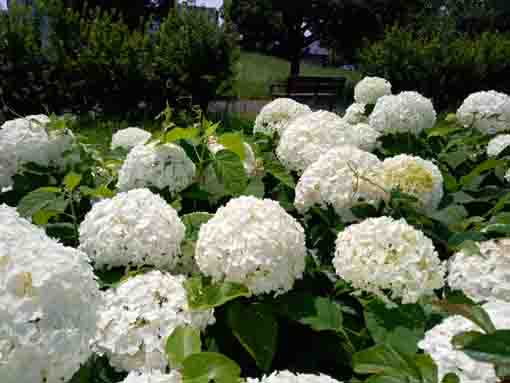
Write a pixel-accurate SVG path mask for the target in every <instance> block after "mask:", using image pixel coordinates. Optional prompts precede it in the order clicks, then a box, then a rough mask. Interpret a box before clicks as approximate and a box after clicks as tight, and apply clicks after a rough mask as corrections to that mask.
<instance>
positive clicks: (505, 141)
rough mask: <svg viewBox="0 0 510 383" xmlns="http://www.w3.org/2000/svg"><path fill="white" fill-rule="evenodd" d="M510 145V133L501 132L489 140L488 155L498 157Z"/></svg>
mask: <svg viewBox="0 0 510 383" xmlns="http://www.w3.org/2000/svg"><path fill="white" fill-rule="evenodd" d="M509 146H510V134H500V135H499V136H496V137H494V138H493V139H492V140H490V141H489V144H488V145H487V156H489V157H497V156H499V154H500V153H502V152H503V150H505V149H506V148H507V147H509Z"/></svg>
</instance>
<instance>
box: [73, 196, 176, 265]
mask: <svg viewBox="0 0 510 383" xmlns="http://www.w3.org/2000/svg"><path fill="white" fill-rule="evenodd" d="M184 233H185V227H184V224H183V223H182V222H181V220H180V218H179V216H178V215H177V212H176V211H175V209H174V208H173V207H172V206H170V205H168V204H167V203H166V202H165V200H164V199H163V198H161V197H160V196H159V195H156V194H153V193H152V192H151V191H149V190H148V189H134V190H130V191H128V192H125V193H119V194H117V195H116V196H115V197H113V198H112V199H106V200H103V201H100V202H97V203H95V204H94V206H93V207H92V210H90V211H89V212H88V213H87V215H86V216H85V219H84V220H83V222H82V223H81V225H80V249H81V250H83V251H84V252H85V253H87V254H88V255H89V256H90V259H91V260H92V261H93V262H94V265H95V267H96V268H98V269H102V268H112V267H118V266H142V265H153V266H156V267H157V268H165V269H169V270H171V269H172V268H173V267H174V266H176V265H177V264H178V263H179V255H180V252H181V251H180V246H181V242H182V240H183V239H184Z"/></svg>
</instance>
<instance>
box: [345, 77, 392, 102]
mask: <svg viewBox="0 0 510 383" xmlns="http://www.w3.org/2000/svg"><path fill="white" fill-rule="evenodd" d="M390 94H391V84H390V82H389V81H388V80H385V79H384V78H381V77H365V78H364V79H363V80H361V81H360V82H358V83H357V84H356V86H355V87H354V100H355V101H356V102H357V103H360V104H368V105H375V103H376V102H377V100H378V99H379V98H380V97H382V96H386V95H390Z"/></svg>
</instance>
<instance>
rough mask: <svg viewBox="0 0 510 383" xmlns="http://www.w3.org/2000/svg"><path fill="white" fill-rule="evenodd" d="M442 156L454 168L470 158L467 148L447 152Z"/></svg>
mask: <svg viewBox="0 0 510 383" xmlns="http://www.w3.org/2000/svg"><path fill="white" fill-rule="evenodd" d="M440 157H441V160H442V161H444V162H446V163H447V164H448V165H449V166H450V167H451V168H452V169H456V168H457V167H459V166H460V165H461V164H463V163H464V162H465V161H467V160H468V159H469V153H467V152H466V151H465V150H459V151H458V152H450V153H446V154H444V155H441V156H440Z"/></svg>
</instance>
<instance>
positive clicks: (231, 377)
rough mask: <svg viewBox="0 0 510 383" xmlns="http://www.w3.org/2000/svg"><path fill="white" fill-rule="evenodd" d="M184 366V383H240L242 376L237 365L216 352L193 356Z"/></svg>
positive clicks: (185, 360)
mask: <svg viewBox="0 0 510 383" xmlns="http://www.w3.org/2000/svg"><path fill="white" fill-rule="evenodd" d="M182 365H183V368H182V381H183V383H210V382H215V383H238V381H239V377H240V374H241V368H240V367H239V366H238V365H237V363H235V362H234V361H233V360H231V359H229V358H227V357H226V356H225V355H222V354H218V353H214V352H201V353H198V354H191V355H190V356H188V357H187V358H186V359H184V361H183V362H182Z"/></svg>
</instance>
